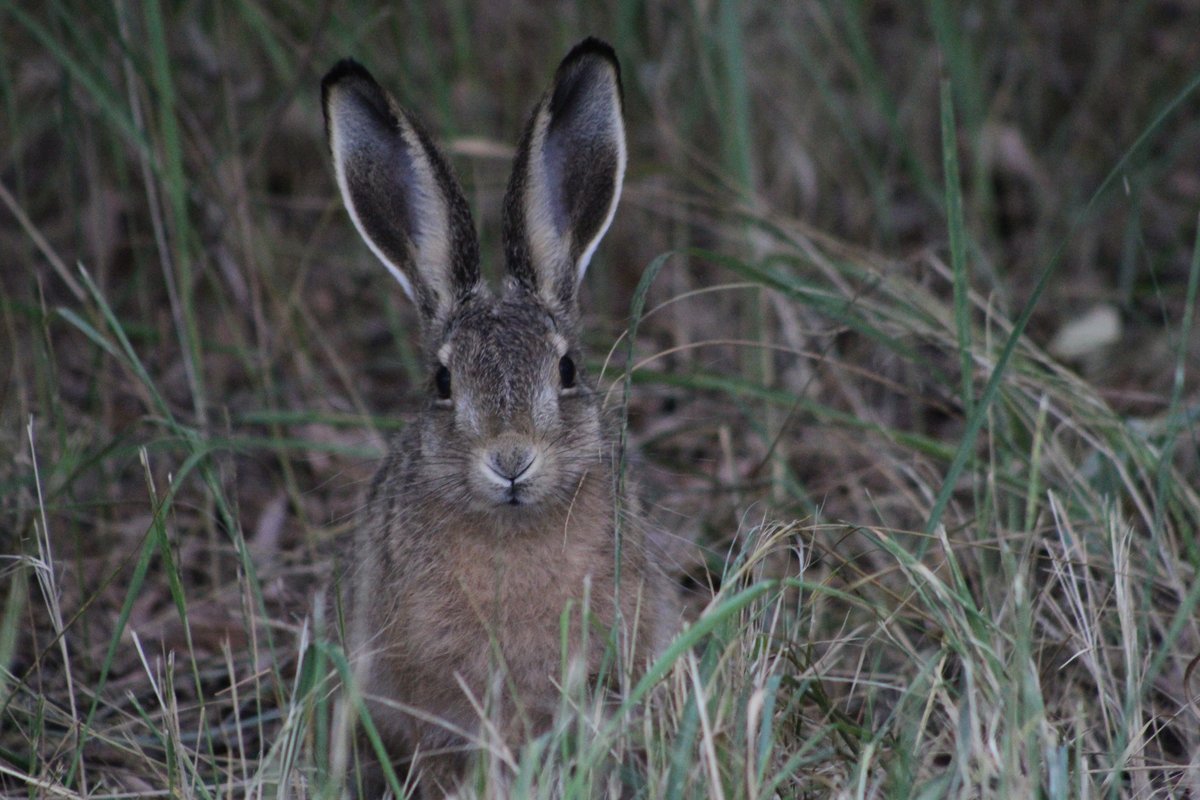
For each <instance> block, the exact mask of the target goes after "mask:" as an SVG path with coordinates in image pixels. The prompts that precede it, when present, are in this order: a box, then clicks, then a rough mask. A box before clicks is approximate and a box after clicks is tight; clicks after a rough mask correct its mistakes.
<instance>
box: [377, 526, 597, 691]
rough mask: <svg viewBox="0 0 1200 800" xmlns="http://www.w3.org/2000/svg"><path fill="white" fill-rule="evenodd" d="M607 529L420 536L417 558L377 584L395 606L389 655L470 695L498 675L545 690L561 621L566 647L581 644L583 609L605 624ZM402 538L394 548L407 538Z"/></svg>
mask: <svg viewBox="0 0 1200 800" xmlns="http://www.w3.org/2000/svg"><path fill="white" fill-rule="evenodd" d="M607 527H609V526H607V525H606V524H605V520H603V519H596V518H594V517H593V518H592V519H591V520H589V524H587V525H586V526H584V525H574V524H571V523H570V521H566V524H562V523H559V524H554V525H547V526H545V527H543V528H541V529H539V530H533V531H519V532H511V531H495V530H489V529H487V528H484V529H480V530H455V531H435V530H427V531H425V535H423V536H422V537H421V538H422V539H423V540H424V542H423V545H424V546H423V547H421V548H420V549H421V551H422V552H420V553H419V554H417V553H414V552H412V550H411V548H410V546H402V547H400V548H399V552H397V553H396V554H395V558H394V559H393V569H394V570H395V572H394V573H393V575H392V576H390V580H389V579H388V578H387V577H385V578H384V587H383V591H384V594H385V595H387V594H390V593H391V591H392V589H389V588H388V585H389V584H390V586H391V587H394V590H395V591H397V593H398V596H397V599H398V601H399V606H398V607H396V608H395V609H394V612H393V617H392V619H391V620H389V621H385V627H386V628H388V629H389V633H388V635H387V638H388V639H389V640H391V641H392V642H394V643H395V646H394V648H389V649H391V650H392V652H394V653H399V652H404V654H405V655H404V657H403V659H402V660H405V661H416V662H420V663H421V664H422V665H424V666H426V667H431V668H432V669H430V670H428V671H430V672H432V673H434V675H437V676H443V677H445V676H451V675H453V674H454V673H457V674H458V676H459V677H460V678H461V679H462V680H464V681H465V682H466V683H467V684H468V686H470V688H472V689H474V688H476V687H477V686H481V684H482V683H483V682H484V680H485V676H487V675H488V674H490V673H494V672H495V671H496V670H497V669H498V668H499V669H502V670H504V671H505V672H507V673H508V676H509V678H510V679H512V680H514V681H515V683H516V685H517V686H522V685H525V686H527V687H532V686H535V685H541V684H545V685H546V686H547V687H549V686H550V683H551V681H552V679H554V678H555V677H557V676H558V672H559V665H560V663H561V659H562V656H563V655H564V654H563V653H562V652H561V651H562V638H561V635H560V631H561V622H562V620H563V618H564V617H563V615H564V614H566V615H567V617H566V619H567V621H568V622H569V623H570V628H569V631H570V633H571V636H570V637H569V639H570V640H575V639H578V638H579V634H580V629H579V624H578V622H579V620H580V619H581V615H582V609H583V606H584V605H587V606H588V613H589V614H590V615H591V616H592V617H593V618H595V619H596V620H597V621H599V622H601V623H603V624H605V625H608V624H610V623H611V622H612V619H613V612H612V609H613V597H614V589H615V587H614V585H613V575H614V564H613V559H614V553H615V549H614V546H613V543H612V538H611V537H612V533H611V531H610V530H606V528H607ZM405 534H406V535H402V536H401V537H398V539H399V540H400V541H404V540H407V539H409V537H411V535H412V534H411V532H405ZM596 638H597V639H599V638H601V637H599V636H597V637H596ZM575 644H576V645H577V642H576V643H575ZM578 654H579V653H578V652H574V653H571V655H578ZM420 671H421V672H426V671H427V670H426V669H425V668H422V669H421V670H420ZM456 680H457V679H456Z"/></svg>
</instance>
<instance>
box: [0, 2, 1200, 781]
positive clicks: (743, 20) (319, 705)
mask: <svg viewBox="0 0 1200 800" xmlns="http://www.w3.org/2000/svg"><path fill="white" fill-rule="evenodd" d="M435 5H436V6H437V7H436V8H435ZM426 6H428V7H426ZM1196 30H1200V12H1197V11H1196V10H1194V9H1192V8H1191V7H1190V6H1186V5H1185V4H1172V3H1150V4H1137V3H1123V2H1117V1H1116V0H1101V1H1100V2H1096V3H1092V4H1087V7H1086V8H1084V7H1080V6H1079V4H1072V3H1065V2H1062V3H1049V4H1041V5H1037V4H1034V5H1030V6H1028V7H1026V6H1020V7H1018V6H1010V5H1004V4H984V5H983V6H980V7H978V8H977V7H975V6H969V7H962V6H961V5H956V4H950V3H945V2H940V1H936V0H935V1H934V2H931V3H929V4H928V6H927V7H925V8H923V9H917V8H916V7H913V8H911V9H910V8H908V7H905V6H903V5H893V4H887V3H868V4H863V3H858V2H851V3H835V2H812V3H807V2H806V3H751V4H740V5H739V4H737V3H732V2H717V3H712V4H703V3H701V4H694V3H693V4H687V3H652V4H637V3H632V2H618V1H617V0H614V2H611V3H604V4H577V5H558V6H551V7H546V8H543V7H542V6H538V5H534V4H528V3H513V4H508V3H489V2H467V1H466V0H456V1H455V2H449V3H446V4H441V5H438V4H420V3H417V4H384V5H380V6H373V5H370V4H366V3H358V2H351V1H350V0H347V2H336V3H320V2H312V1H311V0H295V2H291V3H285V4H271V3H261V2H256V0H237V1H236V2H229V3H215V4H206V3H196V4H165V3H157V2H145V3H140V2H130V1H129V0H113V2H111V3H69V2H63V1H62V0H52V2H49V3H46V4H33V3H23V2H0V108H2V110H0V206H2V208H0V252H3V253H4V254H5V257H4V261H3V266H0V375H2V376H3V380H2V381H0V556H2V558H0V794H3V795H4V796H12V797H18V796H19V797H34V798H43V797H45V798H50V797H68V798H83V797H88V798H118V797H120V798H126V797H188V798H215V797H261V796H268V795H270V796H279V797H335V796H338V794H339V792H341V791H342V789H343V787H344V786H346V785H350V784H353V783H354V781H355V776H356V764H357V763H358V762H359V760H360V756H362V755H363V754H362V753H361V751H359V750H357V749H355V748H356V747H358V746H361V742H351V741H350V740H349V739H347V738H346V737H345V736H343V735H342V733H343V730H344V726H343V725H342V724H341V719H340V717H339V713H340V712H339V711H338V708H337V704H336V702H335V701H336V699H337V697H338V696H339V689H338V687H339V684H340V683H341V679H342V678H344V677H345V676H346V675H347V674H348V673H347V668H346V662H345V657H344V655H343V654H342V652H341V650H340V648H339V647H338V645H337V637H336V636H334V635H332V633H333V631H334V630H335V629H336V627H337V626H336V624H335V623H336V620H335V616H336V614H335V611H336V609H331V608H328V607H326V606H325V605H324V603H323V598H324V593H323V586H324V583H325V581H326V579H327V576H328V574H329V570H330V567H331V564H332V556H333V553H334V552H336V550H337V548H338V546H339V542H340V541H342V540H344V537H345V536H346V535H347V534H348V532H349V531H350V530H351V528H352V527H353V525H354V521H355V512H356V510H357V508H358V505H359V503H360V502H361V498H362V495H363V491H364V489H365V484H366V481H368V480H369V478H370V475H371V473H372V471H373V469H374V466H375V464H376V463H377V461H378V459H379V457H380V456H381V454H382V453H383V449H384V447H385V438H386V436H387V435H388V433H389V432H390V431H392V430H395V429H397V428H400V427H403V424H404V422H405V420H406V419H407V418H409V416H410V414H411V412H412V411H413V410H414V409H415V407H416V406H415V404H416V403H418V402H420V401H419V398H418V397H417V393H416V392H415V391H413V389H414V387H415V386H417V385H418V384H419V383H420V381H421V379H422V377H421V375H420V374H419V369H420V368H419V359H418V358H417V356H416V354H415V353H414V350H413V344H414V337H413V336H412V333H413V331H412V325H413V316H412V314H411V313H410V309H408V308H407V306H406V305H405V303H404V302H403V298H402V297H401V294H400V292H398V291H397V290H396V287H395V286H394V285H392V284H391V283H390V282H389V278H388V277H387V275H386V273H385V271H384V270H383V269H382V268H380V267H379V265H378V264H376V263H375V262H374V261H373V260H372V256H371V255H370V253H369V251H367V249H366V248H365V247H363V246H361V245H360V244H359V243H358V241H357V237H356V235H355V233H354V231H353V229H352V226H351V225H350V224H349V221H348V219H347V218H346V216H345V214H344V212H343V211H342V209H341V206H340V203H339V201H338V199H337V196H336V190H335V187H334V183H333V180H332V177H331V173H330V170H329V168H328V164H327V157H326V154H325V151H324V147H325V146H324V140H323V132H322V129H321V115H320V109H319V107H318V96H317V95H318V93H317V84H318V81H319V78H320V75H321V74H322V73H323V71H324V70H325V69H326V68H327V67H328V66H330V65H331V64H332V63H333V62H334V61H335V60H336V59H337V58H339V57H342V56H344V55H354V56H355V57H357V58H359V59H360V60H362V61H364V62H365V63H367V64H368V65H370V66H371V68H372V69H373V71H374V72H376V73H377V74H378V75H379V77H380V78H381V79H382V80H383V82H384V83H386V84H387V85H388V86H389V87H392V88H393V89H395V91H396V93H397V95H398V96H399V97H400V99H401V100H402V101H403V102H404V103H406V104H407V105H408V106H409V107H411V108H413V109H415V110H416V111H417V112H418V113H419V114H420V116H422V117H423V118H424V119H425V120H426V122H427V123H428V124H429V126H430V127H431V129H432V130H433V131H435V133H436V135H437V138H438V140H439V142H440V143H441V144H442V145H443V146H444V147H445V149H446V150H447V151H448V152H450V153H452V154H453V157H454V160H455V167H456V169H457V170H458V172H459V174H460V176H461V178H462V180H463V183H464V185H465V186H466V187H467V194H468V196H469V198H470V200H471V202H472V204H473V206H474V207H475V209H476V217H477V221H478V224H479V226H480V229H481V230H480V232H481V239H482V242H483V248H484V252H485V256H484V258H485V265H484V269H485V272H486V273H489V274H491V275H496V274H497V273H498V271H499V269H500V266H501V265H500V263H499V244H498V240H499V213H498V205H499V201H500V196H501V193H502V191H503V181H504V178H505V176H506V174H507V169H508V159H509V158H510V157H511V153H512V145H513V143H514V142H515V140H516V138H517V136H518V134H519V129H520V125H521V124H522V122H523V120H524V118H525V115H526V114H527V113H528V110H529V108H530V107H531V105H532V103H533V101H534V99H535V94H536V92H537V91H539V88H540V87H541V86H542V85H544V83H545V81H546V80H547V78H548V76H549V75H550V72H551V70H552V69H553V67H554V65H555V63H556V62H557V60H558V58H560V57H561V55H562V54H563V53H564V52H565V51H566V48H567V47H569V45H570V44H571V43H572V42H573V41H575V40H576V39H578V38H581V37H582V36H583V35H586V34H596V35H600V36H603V37H605V38H608V39H609V40H611V41H612V42H613V43H614V45H615V46H616V48H617V51H618V53H619V55H620V56H621V58H622V65H623V74H624V79H625V106H626V115H627V128H628V130H629V135H630V152H631V166H630V170H629V174H628V177H627V185H626V191H625V195H624V200H623V203H622V207H621V210H620V212H619V214H618V216H617V220H616V223H615V224H614V227H613V230H612V232H611V234H610V235H609V237H608V239H607V240H606V242H605V243H604V244H603V245H602V247H601V248H600V251H599V253H598V256H597V259H596V262H595V263H594V265H593V267H592V269H591V272H590V274H589V277H588V280H587V286H586V289H585V302H586V303H587V306H588V317H589V318H588V322H589V324H590V325H591V326H592V329H593V330H595V331H599V333H597V334H596V335H595V337H594V341H593V345H594V347H593V351H592V353H591V356H592V363H591V366H592V367H593V368H594V369H595V370H596V371H600V370H603V373H604V377H605V381H606V384H607V385H609V386H610V387H611V390H610V392H609V397H610V401H611V403H612V404H613V405H614V406H615V407H620V408H621V409H622V410H624V411H625V412H626V415H627V419H628V428H627V431H626V433H627V436H628V438H629V441H630V442H631V443H632V444H633V445H634V447H635V449H636V450H637V451H638V452H640V454H641V456H640V457H639V458H637V459H633V460H631V467H630V468H631V469H633V470H636V471H637V473H638V478H639V481H640V483H641V484H642V485H643V486H644V489H645V494H646V496H647V500H648V501H649V502H650V504H651V506H652V510H653V512H654V514H655V517H656V520H657V521H658V524H659V525H660V526H661V527H662V529H663V530H664V531H665V532H667V534H668V535H670V536H673V537H676V540H677V541H678V542H679V543H680V547H679V548H678V553H679V555H678V563H676V564H673V565H671V566H672V568H673V570H674V572H675V574H676V576H677V578H678V579H679V582H680V591H681V593H683V594H684V595H685V596H686V598H687V602H688V605H689V618H690V622H689V625H688V627H687V628H686V629H685V630H683V631H682V632H681V633H680V634H679V637H678V638H677V639H676V641H675V643H674V644H673V645H672V647H671V648H670V649H669V650H668V652H667V653H666V654H665V655H664V656H663V657H662V658H661V659H660V660H659V661H658V662H657V663H656V664H654V665H653V666H652V668H651V669H650V671H649V672H648V674H647V677H646V678H644V679H643V680H641V681H640V682H633V681H627V682H626V685H625V686H624V689H623V690H622V692H620V693H619V694H618V696H616V697H612V696H606V697H596V696H595V695H594V694H592V693H589V692H588V691H587V689H586V687H585V686H582V685H581V684H580V683H579V682H578V681H572V680H570V679H569V677H570V676H564V687H565V688H564V692H563V699H562V711H561V714H560V715H559V719H558V721H557V724H556V726H555V727H554V729H553V730H551V731H550V732H548V733H547V734H545V735H544V736H542V737H540V738H538V739H536V740H534V741H531V742H529V743H527V745H526V746H525V747H524V748H523V749H521V750H519V751H512V750H510V749H508V748H507V747H506V746H505V745H504V743H503V742H502V741H501V740H499V739H498V738H496V737H490V736H488V734H487V729H486V727H485V728H484V729H483V730H484V732H483V734H481V736H480V740H479V741H478V742H477V744H478V747H479V752H480V757H479V758H478V759H477V761H476V765H475V768H474V771H473V772H472V774H471V775H470V776H469V778H468V781H467V784H466V786H465V787H464V790H463V794H464V795H465V796H475V795H478V796H480V797H504V796H512V797H539V798H558V797H569V798H583V797H588V798H590V797H604V796H611V797H645V798H692V797H714V798H727V799H728V800H735V799H736V798H774V797H781V798H791V797H812V798H817V797H821V798H824V797H839V798H841V797H845V798H852V797H853V798H857V797H864V798H865V797H871V798H876V797H922V798H935V797H971V798H976V797H994V798H1019V797H1046V798H1075V797H1079V798H1084V797H1087V798H1093V797H1095V798H1099V797H1137V798H1149V797H1197V796H1200V670H1198V669H1197V664H1200V539H1198V538H1197V535H1196V532H1197V530H1200V491H1198V489H1197V487H1200V458H1198V454H1200V445H1198V438H1197V419H1198V417H1200V411H1198V409H1200V391H1198V389H1197V387H1198V385H1200V383H1198V381H1197V373H1198V372H1200V370H1198V369H1197V366H1196V365H1197V364H1200V360H1198V358H1197V356H1198V354H1200V333H1197V330H1196V328H1195V325H1194V312H1195V307H1196V296H1197V286H1198V283H1200V247H1198V246H1197V245H1196V241H1197V236H1198V226H1197V217H1196V209H1197V207H1198V203H1200V182H1198V181H1197V178H1196V176H1197V175H1198V174H1200V147H1197V142H1198V141H1200V122H1198V120H1200V115H1198V114H1197V110H1198V109H1200V90H1198V88H1197V87H1198V85H1200V72H1198V69H1200V58H1197V51H1196V45H1195V41H1194V40H1195V36H1194V32H1195V31H1196ZM1094 307H1101V308H1102V309H1105V310H1106V311H1105V314H1107V315H1108V316H1105V317H1104V318H1105V319H1110V318H1111V316H1112V315H1111V312H1113V311H1115V312H1116V319H1117V320H1118V323H1119V329H1118V330H1116V332H1115V337H1114V332H1113V331H1112V330H1101V329H1099V328H1095V327H1088V326H1087V325H1083V326H1082V327H1080V323H1081V320H1086V319H1087V316H1086V314H1085V312H1087V311H1089V310H1091V309H1093V308H1094ZM1073 324H1074V328H1072V325H1073ZM622 331H625V333H624V334H623V333H622ZM1064 331H1065V332H1067V333H1071V335H1072V336H1074V339H1073V340H1072V344H1071V346H1070V347H1067V346H1066V345H1064V344H1063V341H1065V340H1064V339H1063V338H1062V337H1063V336H1064V335H1066V334H1065V333H1064ZM1072 331H1073V332H1072ZM1056 337H1057V338H1056ZM614 342H616V344H615V345H614V344H613V343H614ZM350 697H353V693H352V692H351V693H350ZM345 708H347V709H349V711H348V713H350V714H353V713H354V708H355V706H354V704H353V703H351V704H350V705H349V706H346V707H345ZM352 745H353V746H352ZM343 766H344V767H346V770H345V774H343V770H342V769H341V768H342V767H343ZM396 780H397V788H399V789H400V790H401V791H402V792H403V791H405V785H404V782H405V775H404V773H403V770H401V771H400V772H399V774H398V775H397V776H396ZM407 785H408V786H411V782H410V783H409V784H407Z"/></svg>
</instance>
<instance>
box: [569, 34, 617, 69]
mask: <svg viewBox="0 0 1200 800" xmlns="http://www.w3.org/2000/svg"><path fill="white" fill-rule="evenodd" d="M586 56H599V57H600V58H603V59H604V60H605V61H610V62H612V65H613V66H614V67H616V66H618V63H617V53H616V51H615V50H613V49H612V45H610V44H609V43H608V42H606V41H604V40H603V39H597V38H596V37H595V36H589V37H587V38H586V39H584V40H583V41H581V42H580V43H579V44H577V45H575V46H574V47H572V48H571V52H569V53H567V56H566V58H564V59H563V64H569V63H571V62H573V61H575V60H576V59H580V58H584V57H586Z"/></svg>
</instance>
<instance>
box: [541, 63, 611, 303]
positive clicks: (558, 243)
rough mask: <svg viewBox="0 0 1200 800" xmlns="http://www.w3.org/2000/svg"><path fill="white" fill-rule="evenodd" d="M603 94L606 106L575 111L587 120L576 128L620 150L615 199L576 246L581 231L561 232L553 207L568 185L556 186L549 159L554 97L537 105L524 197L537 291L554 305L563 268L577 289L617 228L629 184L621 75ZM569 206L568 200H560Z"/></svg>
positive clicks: (598, 104) (593, 189)
mask: <svg viewBox="0 0 1200 800" xmlns="http://www.w3.org/2000/svg"><path fill="white" fill-rule="evenodd" d="M604 91H605V92H607V93H608V95H609V96H608V98H607V100H606V101H605V102H599V101H597V102H594V103H593V104H591V105H590V106H589V107H587V108H585V109H582V110H580V109H576V110H575V111H574V113H577V114H580V115H583V116H585V117H586V119H584V120H577V121H576V125H577V126H579V127H585V128H586V129H588V130H590V132H591V135H593V136H595V137H596V138H597V139H603V140H604V141H605V142H606V143H609V144H611V145H612V146H613V148H614V149H615V155H616V163H615V165H614V170H613V174H612V196H611V198H610V199H609V204H608V208H607V209H606V211H605V214H604V219H603V222H602V223H601V224H600V226H599V227H598V228H597V229H596V231H595V233H594V234H593V235H592V237H591V238H590V239H589V240H588V241H586V242H578V243H577V242H575V241H574V236H575V235H576V234H577V231H575V230H572V229H571V228H570V227H568V228H567V229H566V230H559V228H558V223H557V222H556V220H555V216H554V209H553V207H552V205H551V204H552V203H553V201H554V198H556V197H559V195H560V193H561V192H563V191H564V189H565V187H564V186H552V185H551V182H550V181H551V179H550V175H549V170H548V168H547V164H546V161H545V158H546V153H547V136H548V135H549V127H550V109H549V102H550V101H549V98H547V99H546V100H544V101H543V102H542V104H541V105H540V106H539V107H538V109H537V112H536V117H535V121H534V125H533V133H532V137H531V139H530V142H529V152H530V157H529V159H528V161H527V163H526V181H527V185H526V190H525V196H524V198H523V202H524V211H525V232H526V236H527V238H528V242H529V251H530V256H531V258H532V260H533V264H534V268H535V270H536V271H537V272H538V290H539V292H540V293H541V295H542V296H543V298H545V299H546V300H547V301H548V302H550V303H551V304H552V305H554V304H556V303H557V302H558V300H559V298H558V297H557V291H558V286H559V280H558V275H559V274H560V272H559V271H560V270H561V269H564V268H569V269H571V270H572V271H573V273H574V278H575V283H576V286H578V284H579V282H580V281H582V280H583V276H584V274H585V273H586V272H587V268H588V264H590V263H591V260H592V256H593V255H594V254H595V252H596V248H597V247H599V245H600V240H601V239H603V238H604V234H605V233H607V232H608V229H609V226H610V225H612V221H613V217H614V216H615V215H616V213H617V203H618V202H619V201H620V199H621V188H622V186H623V185H624V182H625V165H626V162H627V161H628V152H627V147H626V144H625V123H624V120H623V119H622V118H621V99H620V93H619V90H618V88H617V82H616V75H615V74H612V73H608V74H606V76H605V86H604ZM582 191H587V192H597V191H600V187H598V186H588V187H586V188H584V189H582ZM559 199H560V200H562V201H564V202H570V199H569V198H561V197H559ZM577 244H578V245H579V247H578V250H579V256H578V258H577V260H576V261H575V263H574V264H571V263H570V256H571V252H572V251H573V250H574V249H576V245H577Z"/></svg>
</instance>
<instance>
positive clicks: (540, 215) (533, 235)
mask: <svg viewBox="0 0 1200 800" xmlns="http://www.w3.org/2000/svg"><path fill="white" fill-rule="evenodd" d="M549 125H550V110H549V109H548V108H547V107H546V103H542V105H541V106H540V107H539V108H538V111H537V122H536V123H534V127H533V140H532V141H531V142H530V143H529V152H530V157H529V162H528V167H527V168H528V170H529V185H528V187H527V189H526V192H525V231H526V235H527V236H528V237H529V251H530V256H532V258H533V263H534V265H535V269H537V270H538V271H539V272H540V273H541V274H540V275H539V276H538V290H539V292H540V293H541V294H542V296H543V297H544V298H545V299H546V300H548V301H550V302H551V303H552V304H553V303H555V302H556V301H555V296H554V281H553V279H552V276H551V275H550V274H549V273H548V272H547V271H546V270H553V269H555V268H556V267H557V265H559V264H563V263H565V262H566V260H567V258H568V254H569V253H570V252H571V231H569V230H566V231H562V232H560V231H559V230H558V229H557V225H556V224H555V222H554V210H553V209H552V208H551V207H550V198H551V196H552V195H553V192H554V191H555V189H554V188H552V187H551V186H550V182H549V178H548V177H547V175H546V164H545V162H544V161H543V160H542V158H541V153H543V152H545V149H546V129H547V128H548V127H549ZM580 274H581V275H582V273H580Z"/></svg>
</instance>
